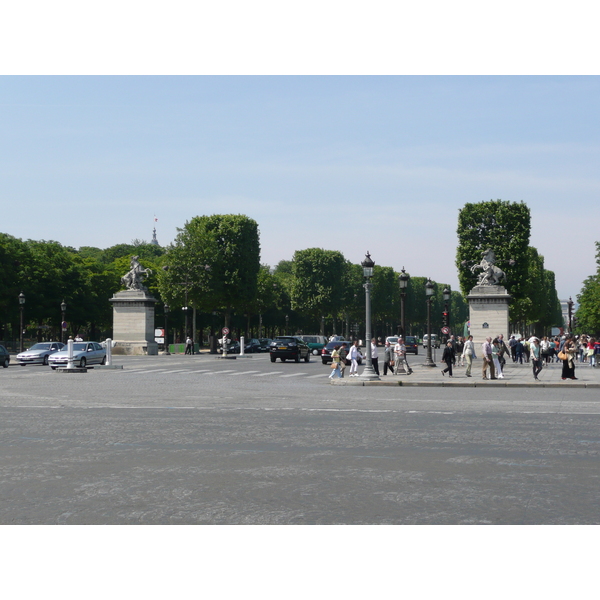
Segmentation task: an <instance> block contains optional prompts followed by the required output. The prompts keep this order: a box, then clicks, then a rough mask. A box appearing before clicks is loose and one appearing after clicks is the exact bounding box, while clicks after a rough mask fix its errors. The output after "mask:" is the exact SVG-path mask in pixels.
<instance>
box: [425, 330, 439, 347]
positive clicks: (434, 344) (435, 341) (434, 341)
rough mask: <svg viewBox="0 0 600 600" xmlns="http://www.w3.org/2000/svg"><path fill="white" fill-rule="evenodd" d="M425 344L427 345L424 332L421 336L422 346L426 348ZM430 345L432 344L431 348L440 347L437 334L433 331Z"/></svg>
mask: <svg viewBox="0 0 600 600" xmlns="http://www.w3.org/2000/svg"><path fill="white" fill-rule="evenodd" d="M427 345H428V341H427V334H425V335H424V336H423V348H427ZM431 346H432V348H439V347H440V340H439V338H438V336H437V335H436V334H435V333H432V334H431Z"/></svg>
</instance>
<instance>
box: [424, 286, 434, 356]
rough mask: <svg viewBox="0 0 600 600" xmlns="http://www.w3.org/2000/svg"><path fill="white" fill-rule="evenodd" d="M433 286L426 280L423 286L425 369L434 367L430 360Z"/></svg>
mask: <svg viewBox="0 0 600 600" xmlns="http://www.w3.org/2000/svg"><path fill="white" fill-rule="evenodd" d="M434 289H435V286H434V284H433V283H432V281H431V279H429V278H427V283H426V284H425V296H426V297H427V359H426V360H425V363H424V364H425V366H426V367H435V363H434V362H433V359H432V358H431V346H432V343H431V297H432V296H433V292H434Z"/></svg>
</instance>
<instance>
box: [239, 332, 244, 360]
mask: <svg viewBox="0 0 600 600" xmlns="http://www.w3.org/2000/svg"><path fill="white" fill-rule="evenodd" d="M240 356H244V336H243V335H241V336H240Z"/></svg>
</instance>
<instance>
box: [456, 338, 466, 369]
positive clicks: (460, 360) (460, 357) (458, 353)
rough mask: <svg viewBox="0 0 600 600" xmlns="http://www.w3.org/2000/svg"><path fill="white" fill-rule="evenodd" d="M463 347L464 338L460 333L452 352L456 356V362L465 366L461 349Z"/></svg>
mask: <svg viewBox="0 0 600 600" xmlns="http://www.w3.org/2000/svg"><path fill="white" fill-rule="evenodd" d="M464 348H465V338H464V337H461V336H460V335H459V336H458V338H457V339H456V346H455V347H454V353H455V354H456V356H458V363H459V366H460V367H464V366H465V357H464V354H463V350H464Z"/></svg>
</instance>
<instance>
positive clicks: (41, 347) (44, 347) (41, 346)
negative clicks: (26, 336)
mask: <svg viewBox="0 0 600 600" xmlns="http://www.w3.org/2000/svg"><path fill="white" fill-rule="evenodd" d="M50 346H51V344H34V345H33V346H31V348H29V349H30V350H49V349H50Z"/></svg>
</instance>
